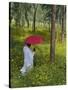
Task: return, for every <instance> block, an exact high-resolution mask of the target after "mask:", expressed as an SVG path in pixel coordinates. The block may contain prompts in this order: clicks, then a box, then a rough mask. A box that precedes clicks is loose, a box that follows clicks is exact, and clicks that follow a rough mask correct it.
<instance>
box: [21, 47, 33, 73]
mask: <svg viewBox="0 0 68 90" xmlns="http://www.w3.org/2000/svg"><path fill="white" fill-rule="evenodd" d="M23 52H24V65H23V67H22V69H21V70H20V71H21V73H22V74H25V73H26V72H28V71H29V70H30V69H31V68H32V67H33V56H34V52H32V50H31V49H30V48H28V47H27V46H26V45H25V46H24V48H23Z"/></svg>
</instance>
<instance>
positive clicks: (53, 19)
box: [50, 5, 56, 62]
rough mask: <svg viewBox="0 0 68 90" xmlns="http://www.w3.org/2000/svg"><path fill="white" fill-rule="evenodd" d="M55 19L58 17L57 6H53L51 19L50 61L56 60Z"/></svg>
mask: <svg viewBox="0 0 68 90" xmlns="http://www.w3.org/2000/svg"><path fill="white" fill-rule="evenodd" d="M55 17H56V5H52V17H51V40H50V44H51V45H50V61H51V62H53V61H54V60H55V22H56V20H55Z"/></svg>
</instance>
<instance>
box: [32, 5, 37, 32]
mask: <svg viewBox="0 0 68 90" xmlns="http://www.w3.org/2000/svg"><path fill="white" fill-rule="evenodd" d="M36 11H37V6H34V16H33V26H32V28H33V31H34V32H35V21H36Z"/></svg>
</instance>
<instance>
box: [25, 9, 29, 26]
mask: <svg viewBox="0 0 68 90" xmlns="http://www.w3.org/2000/svg"><path fill="white" fill-rule="evenodd" d="M25 19H26V22H27V27H28V28H29V20H28V14H27V10H25Z"/></svg>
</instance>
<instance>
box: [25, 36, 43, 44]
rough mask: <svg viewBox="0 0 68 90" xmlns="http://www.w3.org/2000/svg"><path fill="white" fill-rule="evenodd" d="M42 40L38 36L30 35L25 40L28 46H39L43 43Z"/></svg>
mask: <svg viewBox="0 0 68 90" xmlns="http://www.w3.org/2000/svg"><path fill="white" fill-rule="evenodd" d="M43 41H44V39H43V37H42V36H40V35H32V36H29V37H27V38H26V41H25V42H26V43H28V44H33V45H34V44H40V43H43Z"/></svg>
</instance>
